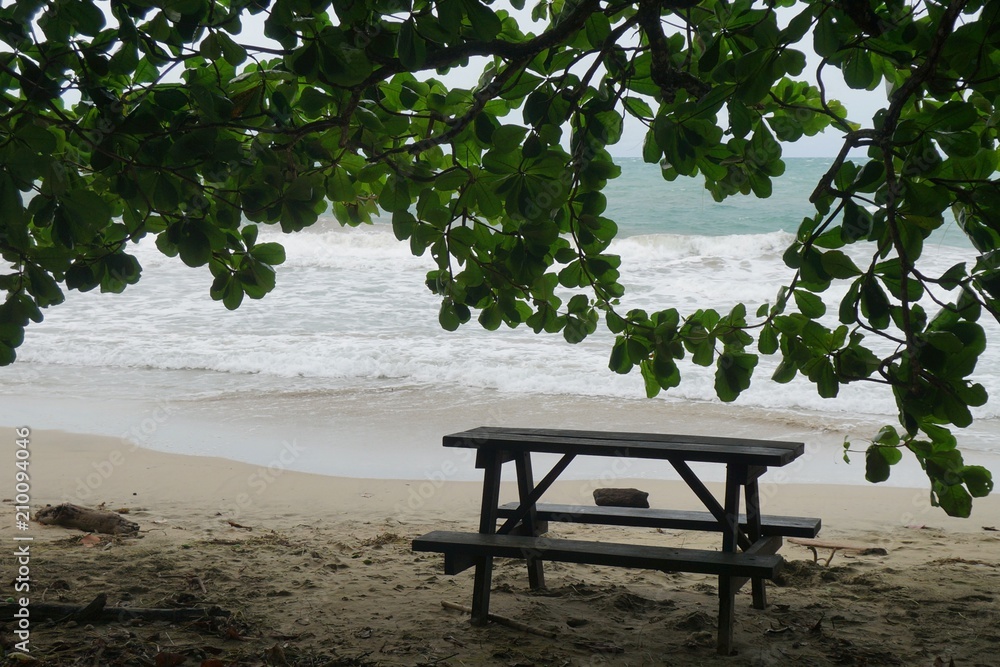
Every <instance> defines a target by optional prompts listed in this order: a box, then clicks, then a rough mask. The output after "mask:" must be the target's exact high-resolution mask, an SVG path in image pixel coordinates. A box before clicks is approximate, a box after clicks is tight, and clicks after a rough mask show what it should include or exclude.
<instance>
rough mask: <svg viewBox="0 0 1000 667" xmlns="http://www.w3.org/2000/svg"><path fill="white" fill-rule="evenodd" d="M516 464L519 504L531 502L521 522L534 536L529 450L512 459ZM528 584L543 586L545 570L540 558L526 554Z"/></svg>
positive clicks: (532, 484)
mask: <svg viewBox="0 0 1000 667" xmlns="http://www.w3.org/2000/svg"><path fill="white" fill-rule="evenodd" d="M514 462H515V465H516V466H517V492H518V497H519V500H520V502H521V504H522V505H523V504H525V503H528V502H531V509H529V510H528V513H527V514H526V515H525V516H524V519H523V522H524V527H525V529H526V531H527V534H529V535H531V536H533V537H536V536H538V535H539V530H538V519H537V517H536V512H535V503H534V501H532V500H531V499H530V497H529V496H530V495H531V492H532V491H533V490H534V488H535V480H534V478H533V476H532V474H531V452H521V453H520V454H518V456H517V458H516V459H514ZM526 562H527V564H528V586H530V587H531V589H532V590H538V589H540V588H545V571H544V565H543V563H542V560H541V559H540V558H538V557H537V556H528V558H527V559H526Z"/></svg>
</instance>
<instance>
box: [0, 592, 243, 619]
mask: <svg viewBox="0 0 1000 667" xmlns="http://www.w3.org/2000/svg"><path fill="white" fill-rule="evenodd" d="M107 604H108V596H107V595H106V594H105V593H100V594H99V595H98V596H97V597H95V598H94V599H93V600H91V601H90V602H89V603H88V604H85V605H78V604H66V603H62V602H34V601H32V603H31V607H30V613H31V619H32V620H33V621H45V620H51V621H54V622H56V623H68V622H70V621H76V622H77V623H112V622H116V621H117V622H122V621H128V620H132V619H137V618H138V619H142V620H144V621H169V622H173V623H180V622H184V621H195V620H198V619H201V618H208V617H210V616H229V615H230V613H229V612H228V611H226V610H225V609H221V608H219V607H209V608H206V609H202V608H198V607H185V608H180V609H160V608H143V607H108V606H107ZM18 609H19V606H18V605H17V604H16V603H15V604H11V603H2V604H0V615H2V616H3V617H4V618H13V614H14V612H16V611H18Z"/></svg>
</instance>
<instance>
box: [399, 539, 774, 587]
mask: <svg viewBox="0 0 1000 667" xmlns="http://www.w3.org/2000/svg"><path fill="white" fill-rule="evenodd" d="M759 545H760V546H759V548H758V549H756V550H755V551H754V552H753V553H751V552H745V553H726V552H722V551H711V550H708V549H677V548H673V547H657V546H648V545H640V544H617V543H613V542H590V541H583V540H565V539H554V538H546V537H528V536H524V535H488V534H483V533H466V532H454V531H445V530H436V531H433V532H430V533H427V534H426V535H423V536H421V537H418V538H417V539H415V540H413V550H414V551H432V552H438V553H443V554H444V556H445V572H446V573H448V574H455V573H457V572H461V571H462V570H464V569H466V568H467V567H470V566H471V565H472V564H473V563H471V562H469V559H470V558H471V559H475V558H484V557H499V558H538V559H540V560H547V561H562V562H567V563H586V564H589V565H614V566H618V567H633V568H641V569H648V570H662V571H666V572H695V573H700V574H715V575H724V576H731V577H757V578H764V579H773V578H774V576H775V574H777V572H778V570H779V569H780V568H781V565H782V563H783V562H784V561H783V559H782V558H781V556H778V555H776V554H774V552H775V551H777V550H778V548H779V547H780V546H781V538H780V537H777V538H770V539H768V540H762V541H761V542H760V543H759Z"/></svg>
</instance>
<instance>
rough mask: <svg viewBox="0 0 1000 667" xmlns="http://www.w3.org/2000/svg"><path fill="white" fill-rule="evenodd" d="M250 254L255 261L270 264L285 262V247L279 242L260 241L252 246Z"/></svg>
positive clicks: (275, 264)
mask: <svg viewBox="0 0 1000 667" xmlns="http://www.w3.org/2000/svg"><path fill="white" fill-rule="evenodd" d="M250 254H251V255H252V256H253V258H254V259H256V260H257V261H259V262H264V263H265V264H270V265H271V266H277V265H278V264H283V263H284V262H285V248H284V247H283V246H282V245H281V244H280V243H261V244H260V245H256V246H254V247H253V249H252V250H251V251H250Z"/></svg>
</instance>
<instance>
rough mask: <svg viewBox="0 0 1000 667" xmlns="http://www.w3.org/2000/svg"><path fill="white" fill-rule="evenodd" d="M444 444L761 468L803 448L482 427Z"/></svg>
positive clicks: (707, 438) (649, 435) (684, 437)
mask: <svg viewBox="0 0 1000 667" xmlns="http://www.w3.org/2000/svg"><path fill="white" fill-rule="evenodd" d="M443 443H444V446H445V447H469V448H474V449H503V450H508V451H532V452H548V453H556V454H567V453H572V454H577V455H584V456H622V457H632V458H647V459H661V460H669V459H680V460H684V461H709V462H715V463H740V464H746V465H760V466H783V465H785V464H787V463H790V462H791V461H793V460H795V459H796V458H797V457H798V456H800V455H801V454H802V453H803V451H804V448H805V445H804V444H803V443H801V442H783V441H777V440H752V439H746V438H721V437H713V436H696V435H671V434H663V433H628V432H604V431H579V430H572V429H527V428H498V427H487V426H481V427H478V428H474V429H470V430H468V431H463V432H461V433H453V434H451V435H446V436H444V438H443Z"/></svg>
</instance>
